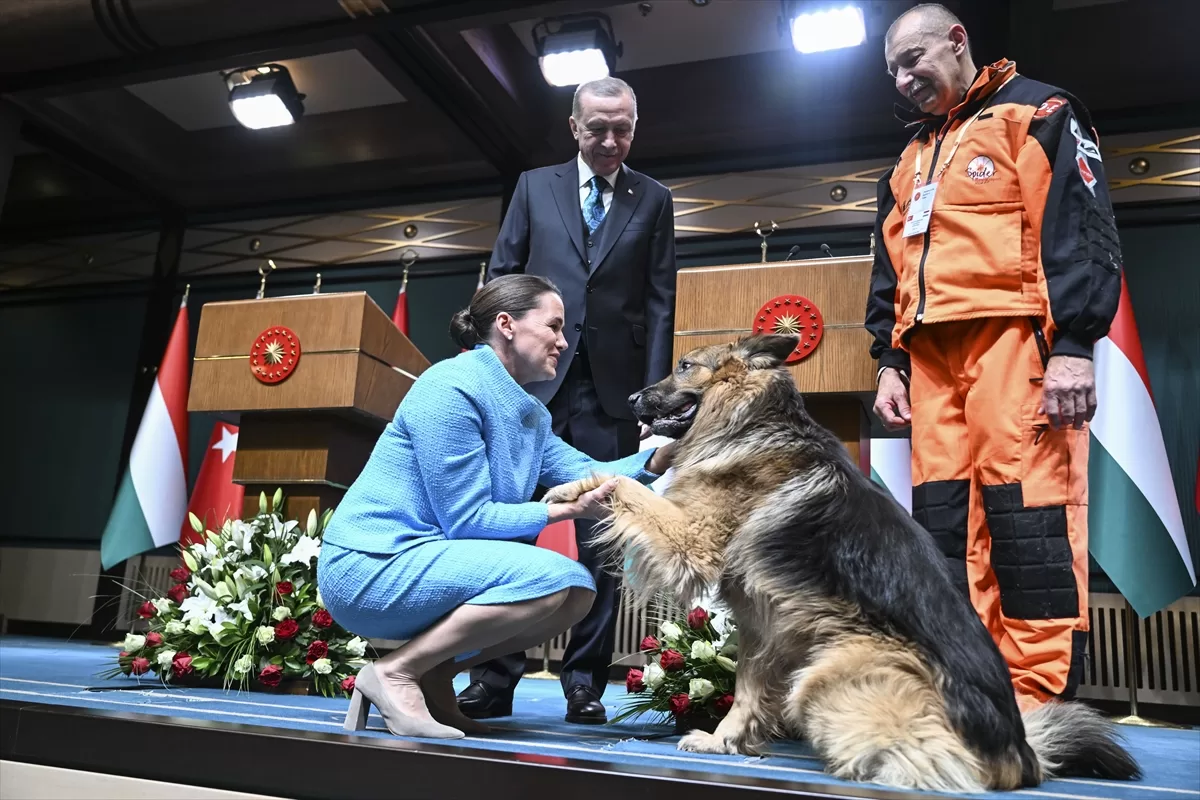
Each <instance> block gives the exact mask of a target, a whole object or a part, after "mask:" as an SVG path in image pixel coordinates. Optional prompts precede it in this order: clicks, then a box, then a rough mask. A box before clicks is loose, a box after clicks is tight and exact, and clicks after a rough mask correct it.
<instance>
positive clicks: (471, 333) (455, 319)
mask: <svg viewBox="0 0 1200 800" xmlns="http://www.w3.org/2000/svg"><path fill="white" fill-rule="evenodd" d="M450 338H451V339H453V340H454V342H455V343H456V344H457V345H458V346H459V347H461V348H462V349H463V350H470V349H471V348H473V347H474V346H475V345H477V344H479V342H480V338H479V331H478V330H476V328H475V320H474V319H473V318H472V317H471V309H469V308H464V309H461V310H459V311H455V312H454V316H452V317H451V318H450Z"/></svg>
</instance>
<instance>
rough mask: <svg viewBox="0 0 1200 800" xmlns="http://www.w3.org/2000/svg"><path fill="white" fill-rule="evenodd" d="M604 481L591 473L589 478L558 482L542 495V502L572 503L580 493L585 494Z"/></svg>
mask: <svg viewBox="0 0 1200 800" xmlns="http://www.w3.org/2000/svg"><path fill="white" fill-rule="evenodd" d="M603 483H604V478H602V477H600V476H598V475H593V476H592V477H590V478H583V479H581V480H577V481H571V482H570V483H564V484H560V485H559V486H555V487H554V488H553V489H551V490H550V491H548V492H546V494H545V495H544V496H543V497H542V502H543V503H546V504H550V503H574V502H575V501H576V500H578V499H579V496H580V495H584V494H587V493H588V492H590V491H592V490H593V489H595V488H597V487H598V486H600V485H601V484H603Z"/></svg>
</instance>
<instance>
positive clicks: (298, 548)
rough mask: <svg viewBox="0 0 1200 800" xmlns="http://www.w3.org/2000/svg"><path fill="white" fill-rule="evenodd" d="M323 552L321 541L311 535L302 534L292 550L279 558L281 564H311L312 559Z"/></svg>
mask: <svg viewBox="0 0 1200 800" xmlns="http://www.w3.org/2000/svg"><path fill="white" fill-rule="evenodd" d="M320 554H321V543H320V542H318V541H317V540H316V539H314V538H312V537H311V536H301V537H300V540H299V541H297V542H296V544H295V546H294V547H292V549H291V551H290V552H289V553H288V554H287V555H285V556H284V557H283V558H281V559H279V563H280V565H285V564H303V565H304V566H306V567H307V566H311V564H312V560H313V559H314V558H316V557H317V556H319V555H320Z"/></svg>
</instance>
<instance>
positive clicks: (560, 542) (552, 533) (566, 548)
mask: <svg viewBox="0 0 1200 800" xmlns="http://www.w3.org/2000/svg"><path fill="white" fill-rule="evenodd" d="M537 546H538V547H544V548H546V549H547V550H553V551H554V552H556V553H559V554H561V555H564V556H566V557H567V558H569V559H571V560H572V561H578V560H579V546H578V545H577V544H576V543H575V522H574V521H573V520H569V519H564V520H563V521H562V522H555V523H553V524H550V525H547V526H546V527H544V528H542V532H541V533H539V534H538V538H537Z"/></svg>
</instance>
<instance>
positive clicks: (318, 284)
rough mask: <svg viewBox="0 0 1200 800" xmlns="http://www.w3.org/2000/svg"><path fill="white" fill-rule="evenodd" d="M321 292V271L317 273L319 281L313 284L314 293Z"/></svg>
mask: <svg viewBox="0 0 1200 800" xmlns="http://www.w3.org/2000/svg"><path fill="white" fill-rule="evenodd" d="M320 293H321V273H319V272H318V273H317V282H316V283H315V284H313V294H320Z"/></svg>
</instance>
